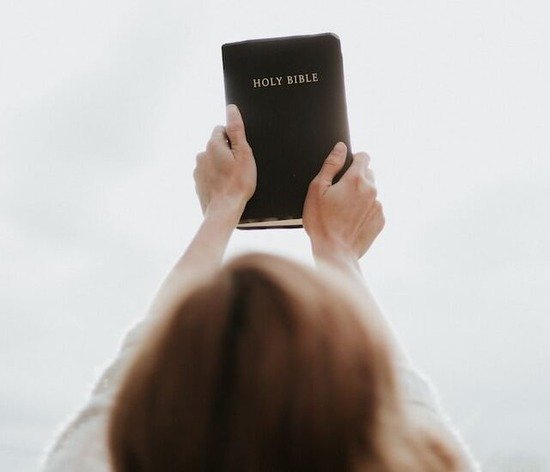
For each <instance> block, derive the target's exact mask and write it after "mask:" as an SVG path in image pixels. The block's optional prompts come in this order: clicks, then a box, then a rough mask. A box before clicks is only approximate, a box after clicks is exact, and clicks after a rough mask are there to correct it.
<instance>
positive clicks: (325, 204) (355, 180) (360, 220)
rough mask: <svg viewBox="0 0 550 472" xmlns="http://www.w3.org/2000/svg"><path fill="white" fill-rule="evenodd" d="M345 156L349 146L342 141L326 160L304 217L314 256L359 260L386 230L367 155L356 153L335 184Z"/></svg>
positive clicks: (316, 177) (316, 180) (313, 184)
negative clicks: (335, 177)
mask: <svg viewBox="0 0 550 472" xmlns="http://www.w3.org/2000/svg"><path fill="white" fill-rule="evenodd" d="M346 153H347V147H346V145H345V144H344V143H342V142H339V143H337V144H336V146H335V147H334V149H333V150H332V151H331V152H330V154H329V155H328V157H327V158H326V159H325V162H324V163H323V166H322V168H321V170H320V171H319V173H318V174H317V175H316V176H315V178H314V179H313V180H312V181H311V183H310V185H309V189H308V193H307V196H306V199H305V202H304V209H303V215H302V218H303V225H304V229H305V231H306V233H307V234H308V236H309V237H310V239H311V245H312V249H313V253H314V254H321V253H322V254H329V253H332V254H333V255H337V254H343V255H346V256H353V257H356V258H357V259H360V258H361V257H362V256H363V254H365V252H366V251H367V250H368V248H369V247H370V246H371V244H372V242H373V241H374V239H375V238H376V237H377V236H378V234H380V232H381V231H382V229H383V228H384V224H385V219H384V213H383V211H382V204H381V203H380V202H379V201H378V200H377V199H376V196H377V191H376V186H375V184H374V174H373V172H372V170H371V169H369V162H370V157H369V155H368V154H367V153H366V152H358V153H355V154H354V155H353V162H352V164H351V166H350V167H349V168H348V169H347V170H346V172H345V173H344V174H343V175H342V177H341V178H340V180H339V181H338V182H337V183H335V184H332V179H333V178H334V176H335V175H336V174H337V173H338V171H339V170H340V169H341V168H342V166H343V165H344V163H345V159H346Z"/></svg>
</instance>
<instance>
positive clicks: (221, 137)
mask: <svg viewBox="0 0 550 472" xmlns="http://www.w3.org/2000/svg"><path fill="white" fill-rule="evenodd" d="M210 139H211V140H212V141H214V142H216V143H220V144H223V145H224V146H228V147H229V144H228V142H227V134H226V133H225V126H222V125H217V126H214V129H213V130H212V134H211V136H210Z"/></svg>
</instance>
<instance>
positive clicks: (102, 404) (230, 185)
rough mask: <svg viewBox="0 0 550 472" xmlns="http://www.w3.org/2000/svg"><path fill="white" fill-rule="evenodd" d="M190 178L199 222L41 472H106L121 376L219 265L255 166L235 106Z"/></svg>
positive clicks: (249, 190)
mask: <svg viewBox="0 0 550 472" xmlns="http://www.w3.org/2000/svg"><path fill="white" fill-rule="evenodd" d="M194 178H195V183H196V191H197V194H198V197H199V200H200V203H201V207H202V211H203V215H204V220H203V222H202V224H201V225H200V227H199V229H198V231H197V233H196V235H195V237H194V238H193V240H192V241H191V243H190V244H189V246H188V247H187V249H186V250H185V252H184V253H183V255H182V256H181V257H180V258H179V260H178V261H177V262H176V264H175V265H174V267H173V268H172V269H171V270H170V272H169V273H168V275H167V277H166V278H165V280H164V282H163V283H162V285H161V287H160V289H159V290H158V292H157V294H156V296H155V298H154V301H153V303H152V305H151V308H150V309H149V316H146V317H145V319H144V320H143V321H141V322H139V323H138V324H137V325H136V326H134V327H133V328H132V329H131V330H130V331H129V333H128V334H127V335H126V337H125V339H124V341H123V343H122V346H121V348H120V351H119V352H118V354H117V356H116V358H115V359H114V360H113V362H111V364H110V365H109V366H108V367H107V369H105V371H104V372H103V374H102V375H101V377H100V378H99V380H98V382H97V383H96V385H95V387H94V389H93V391H92V393H91V395H90V397H89V398H88V400H87V402H86V403H85V405H84V406H83V407H82V408H81V409H80V410H79V411H78V412H77V414H76V415H75V416H74V417H73V418H72V419H71V421H69V422H68V423H67V424H65V425H64V426H63V428H62V429H61V430H60V432H59V434H58V436H57V438H56V439H55V440H54V442H53V444H51V446H50V447H49V448H48V449H49V450H48V451H47V453H46V454H45V456H44V457H43V458H42V459H41V462H42V470H43V471H44V472H68V471H79V472H107V471H108V470H110V467H109V464H108V454H107V445H106V430H107V422H108V416H109V411H110V408H111V406H112V404H113V401H114V396H115V394H116V391H117V388H118V386H119V385H120V382H121V380H122V378H123V376H124V372H125V370H126V368H127V366H128V365H129V363H131V361H132V359H133V357H134V355H135V353H136V351H137V350H138V349H139V347H140V346H141V345H142V341H143V340H144V339H145V338H147V336H148V334H149V333H150V329H151V327H152V326H154V325H155V323H156V321H157V320H159V319H160V317H162V315H163V314H165V313H169V308H170V306H171V305H172V304H173V303H176V302H177V301H178V300H180V299H181V297H182V296H183V294H184V293H185V292H186V291H187V290H190V289H191V288H192V286H193V283H194V282H195V281H198V280H200V278H201V275H204V276H206V275H208V274H209V273H211V272H212V271H214V270H215V269H216V268H218V266H219V265H220V264H221V262H222V258H223V254H224V252H225V248H226V246H227V243H228V241H229V237H230V236H231V233H232V232H233V229H234V228H235V227H236V225H237V223H238V221H239V219H240V216H241V214H242V211H243V209H244V206H245V204H246V202H247V201H248V199H249V198H250V197H251V196H252V194H253V193H254V190H255V187H256V164H255V162H254V156H253V155H252V150H251V148H250V146H249V145H248V143H247V141H246V136H245V129H244V124H243V121H242V118H241V115H240V113H239V110H238V109H237V107H236V106H234V105H230V106H228V107H227V126H221V125H220V126H216V127H215V128H214V130H213V131H212V136H211V138H210V140H209V141H208V144H207V146H206V151H204V152H200V153H199V154H197V164H196V167H195V172H194Z"/></svg>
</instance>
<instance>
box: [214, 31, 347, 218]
mask: <svg viewBox="0 0 550 472" xmlns="http://www.w3.org/2000/svg"><path fill="white" fill-rule="evenodd" d="M222 60H223V76H224V85H225V101H226V104H227V105H228V104H230V103H234V104H236V105H237V106H238V107H239V110H240V112H241V115H242V117H243V121H244V124H245V130H246V137H247V140H248V142H249V144H250V146H251V147H252V150H253V152H254V157H255V160H256V167H257V175H258V179H257V185H256V191H255V193H254V195H253V196H252V198H251V199H250V200H249V201H248V203H247V205H246V208H245V210H244V212H243V215H242V217H241V220H240V222H239V225H238V226H237V227H238V228H241V229H257V228H299V227H302V209H303V205H304V200H305V197H306V194H307V189H308V186H309V183H310V182H311V180H312V179H313V177H315V175H317V173H318V172H319V170H320V168H321V165H322V163H323V161H324V160H325V158H326V157H327V156H328V154H329V153H330V151H331V150H332V148H333V147H334V145H335V144H336V143H337V142H338V141H343V142H344V143H345V144H346V146H347V148H348V152H347V156H346V162H345V165H344V167H343V169H342V171H340V172H339V174H338V175H337V176H336V177H335V179H334V181H333V182H336V181H337V180H338V179H339V178H340V177H341V175H342V174H343V173H344V172H345V170H346V169H347V168H348V167H349V165H350V164H351V161H352V160H353V157H352V151H351V146H350V137H349V126H348V117H347V107H346V97H345V87H344V70H343V61H342V52H341V47H340V39H339V38H338V36H337V35H336V34H334V33H322V34H313V35H298V36H285V37H278V38H265V39H251V40H247V41H239V42H235V43H227V44H223V45H222Z"/></svg>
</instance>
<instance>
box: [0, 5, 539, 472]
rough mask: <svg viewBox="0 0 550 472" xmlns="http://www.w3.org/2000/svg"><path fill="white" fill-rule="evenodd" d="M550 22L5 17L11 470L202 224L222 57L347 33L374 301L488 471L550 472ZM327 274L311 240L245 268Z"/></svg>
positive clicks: (234, 249)
mask: <svg viewBox="0 0 550 472" xmlns="http://www.w3.org/2000/svg"><path fill="white" fill-rule="evenodd" d="M549 24H550V4H549V3H548V2H544V1H522V2H519V1H516V2H511V1H502V0H501V1H496V0H494V1H493V0H484V1H482V2H480V1H473V0H468V1H449V0H446V1H439V2H435V1H417V2H411V1H391V2H390V1H381V0H380V1H359V0H356V1H354V2H351V1H339V2H324V1H319V0H317V1H295V2H284V1H277V2H257V1H240V2H237V1H234V2H219V3H216V2H212V1H209V0H204V1H200V2H196V4H192V3H189V2H185V1H179V2H177V1H165V0H162V1H155V2H153V1H150V2H144V1H122V0H114V1H113V0H93V1H92V0H86V1H85V0H76V1H73V2H61V1H53V2H41V1H37V0H34V1H30V0H19V1H18V2H3V3H1V4H0V244H1V246H0V323H1V329H0V375H1V377H2V379H3V381H2V383H1V387H0V470H17V471H26V470H35V469H36V463H37V461H38V458H39V457H40V455H41V454H42V453H43V450H44V448H46V447H47V445H48V444H49V443H50V442H51V441H52V440H53V435H54V433H55V431H56V430H58V429H59V428H60V427H61V426H62V425H63V423H64V422H65V421H66V420H67V419H68V418H70V416H71V415H72V414H74V412H75V411H76V409H77V408H78V407H79V406H81V405H82V404H83V402H84V400H85V396H86V395H87V393H88V392H89V390H90V388H91V386H92V385H93V382H94V380H95V379H96V378H97V376H98V375H99V374H100V372H101V371H102V369H103V368H104V367H105V366H106V365H107V363H108V362H109V361H110V359H111V358H112V356H113V355H114V353H115V352H116V350H117V348H118V345H119V342H120V340H121V338H122V336H123V335H124V333H125V331H126V329H128V327H129V326H131V324H132V323H133V322H134V321H136V320H137V319H139V318H140V317H141V316H142V315H144V313H145V311H146V309H147V307H148V304H149V303H150V301H151V299H152V297H153V296H154V293H155V290H156V289H157V287H158V286H159V284H160V283H161V281H162V279H163V277H164V276H165V275H166V273H167V272H168V270H169V269H170V267H171V265H172V264H173V263H174V262H175V260H176V259H177V257H178V256H179V255H180V254H181V253H182V252H183V250H184V249H185V246H186V244H187V243H188V242H189V241H190V239H191V237H192V236H193V231H194V230H195V229H196V228H197V226H198V224H199V222H200V219H201V213H200V206H199V204H198V200H197V199H196V196H195V193H194V183H193V179H192V171H193V167H194V163H195V155H196V153H197V152H199V151H202V150H204V148H205V146H206V141H207V139H208V137H209V136H210V132H211V130H212V128H213V127H214V126H215V125H217V124H224V120H225V98H224V88H223V75H222V62H221V45H222V44H223V43H225V42H232V41H240V40H245V39H253V38H267V37H276V36H285V35H297V34H314V33H323V32H334V33H336V34H338V36H339V37H340V40H341V45H342V53H343V58H344V73H345V77H346V96H347V103H348V118H349V123H350V134H351V145H352V151H353V152H358V151H360V150H363V151H367V152H368V153H369V154H370V155H371V157H372V161H371V162H372V163H371V167H372V168H373V169H374V172H375V175H376V181H377V185H378V189H379V196H380V200H381V201H382V203H383V205H384V209H385V213H386V221H387V223H386V228H385V229H384V231H383V233H382V234H381V236H380V237H379V240H377V241H376V242H375V244H374V245H373V247H372V249H371V252H370V253H369V254H368V255H367V256H366V257H365V258H364V259H363V260H362V267H363V270H364V273H365V276H366V279H367V282H368V283H369V285H370V286H371V288H372V290H373V292H374V294H375V296H376V298H377V299H378V301H379V302H380V304H381V306H382V308H383V309H384V311H385V312H386V313H387V315H388V317H389V318H390V320H391V322H392V324H393V325H394V327H395V328H396V330H397V331H398V333H399V335H400V337H401V339H402V340H403V342H404V343H405V345H406V347H407V348H408V350H409V351H410V353H411V356H412V357H413V359H414V360H415V361H416V363H417V365H418V366H419V367H420V368H422V369H423V371H424V372H425V373H426V374H428V375H429V376H430V377H431V378H432V380H433V382H434V384H435V385H436V386H437V387H438V389H439V391H440V396H441V399H442V402H443V405H444V407H445V408H446V410H447V411H448V413H449V416H450V417H451V419H452V420H453V422H454V423H455V425H456V426H457V427H458V428H459V429H460V430H461V432H462V434H463V436H464V438H465V439H466V441H467V442H468V443H469V444H470V445H471V447H472V450H473V452H474V454H475V455H476V457H477V458H478V459H479V460H480V461H482V463H483V464H484V465H485V467H486V469H485V470H488V471H496V470H498V471H506V472H510V471H520V470H521V471H524V470H529V471H543V470H550V452H549V451H548V448H547V445H548V444H550V430H549V428H548V423H549V420H550V400H548V399H549V398H550V381H549V380H548V379H549V378H550V362H549V361H550V356H549V354H550V353H549V348H548V340H549V339H550V297H549V292H550V249H549V243H550V216H549V215H550V211H549V204H550V185H549V179H550V152H549V151H550V139H549V138H550V89H549V87H548V84H549V83H550V64H549V60H548V57H550V54H549V52H550V33H549V28H548V25H549ZM246 250H265V251H271V252H277V253H279V254H283V255H287V256H291V257H297V258H299V259H300V260H302V261H304V262H305V263H308V264H309V263H311V257H310V254H309V244H308V241H307V238H306V236H305V234H304V233H303V231H302V230H270V231H262V232H257V231H256V232H240V231H239V232H236V233H235V234H234V237H233V240H232V241H231V243H230V247H229V251H228V255H229V256H230V255H233V254H235V253H238V252H241V251H246Z"/></svg>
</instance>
